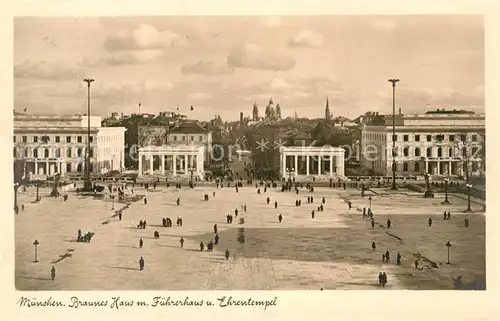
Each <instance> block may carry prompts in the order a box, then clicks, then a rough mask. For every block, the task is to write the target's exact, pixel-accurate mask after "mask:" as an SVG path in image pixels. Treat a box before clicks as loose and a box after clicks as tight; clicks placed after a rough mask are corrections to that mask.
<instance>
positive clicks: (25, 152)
mask: <svg viewBox="0 0 500 321" xmlns="http://www.w3.org/2000/svg"><path fill="white" fill-rule="evenodd" d="M24 157H30V150H29V148H26V149H25V150H24Z"/></svg>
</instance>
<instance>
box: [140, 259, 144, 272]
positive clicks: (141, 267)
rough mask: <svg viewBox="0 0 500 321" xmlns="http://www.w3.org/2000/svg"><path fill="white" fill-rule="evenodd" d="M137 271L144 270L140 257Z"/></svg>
mask: <svg viewBox="0 0 500 321" xmlns="http://www.w3.org/2000/svg"><path fill="white" fill-rule="evenodd" d="M139 270H141V271H142V270H144V259H143V258H142V256H141V259H140V260H139Z"/></svg>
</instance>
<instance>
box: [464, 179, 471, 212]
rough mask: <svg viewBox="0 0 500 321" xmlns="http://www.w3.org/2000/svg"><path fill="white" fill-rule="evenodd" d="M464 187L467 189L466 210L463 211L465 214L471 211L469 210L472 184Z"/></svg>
mask: <svg viewBox="0 0 500 321" xmlns="http://www.w3.org/2000/svg"><path fill="white" fill-rule="evenodd" d="M465 187H467V209H466V210H465V212H468V213H470V212H472V209H471V208H470V190H471V188H472V184H470V183H469V184H466V185H465Z"/></svg>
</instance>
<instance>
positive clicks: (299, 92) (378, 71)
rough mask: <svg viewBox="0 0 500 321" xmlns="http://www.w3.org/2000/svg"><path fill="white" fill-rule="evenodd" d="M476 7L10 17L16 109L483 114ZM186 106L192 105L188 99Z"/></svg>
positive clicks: (226, 114) (200, 115)
mask: <svg viewBox="0 0 500 321" xmlns="http://www.w3.org/2000/svg"><path fill="white" fill-rule="evenodd" d="M484 73H485V71H484V27H483V19H482V17H481V16H458V15H455V16H451V15H450V16H445V15H440V16H439V15H435V16H424V15H421V16H376V15H371V16H343V15H340V16H331V15H330V16H326V15H325V16H185V17H182V16H144V17H109V18H105V17H88V18H73V17H57V18H52V17H17V18H15V20H14V104H15V106H14V109H15V110H17V111H22V110H23V109H24V108H26V109H27V112H28V113H33V114H75V113H86V108H87V107H86V106H87V89H86V84H85V83H84V82H83V79H84V78H87V77H90V78H93V79H95V82H93V83H92V87H91V105H92V112H91V113H92V114H93V115H99V116H106V115H109V114H110V113H111V112H119V113H124V114H130V113H137V112H139V107H138V106H139V103H140V104H141V107H140V111H141V112H144V113H158V112H159V111H176V109H177V108H179V111H180V112H181V113H184V114H186V115H188V116H189V117H190V118H197V119H201V120H208V119H211V118H213V117H214V115H216V114H217V115H220V116H221V117H222V118H223V119H227V120H235V119H238V118H239V114H240V112H241V111H242V112H243V113H244V114H245V116H250V115H251V113H252V107H253V104H254V102H256V103H257V105H258V106H259V113H260V115H262V114H264V109H265V106H266V105H267V103H268V101H269V100H270V98H272V99H273V101H274V103H275V104H276V103H279V104H280V107H281V110H282V115H283V116H284V117H288V116H294V114H295V112H296V113H297V115H298V116H299V117H323V116H324V109H325V101H326V98H327V97H328V99H329V104H330V110H331V112H332V113H333V115H334V116H335V117H336V116H345V117H349V118H355V117H357V116H359V115H360V114H362V113H365V112H367V111H375V112H379V113H390V112H392V87H391V83H389V82H388V79H389V78H398V79H400V82H398V83H397V87H396V105H397V108H399V107H400V108H401V109H402V111H403V113H422V112H425V111H427V110H435V109H437V108H446V109H467V110H473V111H476V112H484ZM191 105H192V106H193V107H194V110H193V111H190V106H191Z"/></svg>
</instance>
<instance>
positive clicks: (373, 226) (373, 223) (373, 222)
mask: <svg viewBox="0 0 500 321" xmlns="http://www.w3.org/2000/svg"><path fill="white" fill-rule="evenodd" d="M373 228H375V220H374V219H373V218H372V229H373Z"/></svg>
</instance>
